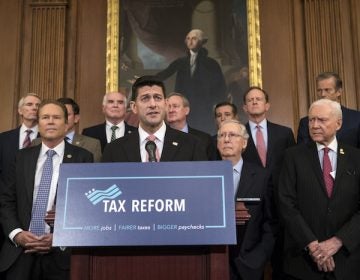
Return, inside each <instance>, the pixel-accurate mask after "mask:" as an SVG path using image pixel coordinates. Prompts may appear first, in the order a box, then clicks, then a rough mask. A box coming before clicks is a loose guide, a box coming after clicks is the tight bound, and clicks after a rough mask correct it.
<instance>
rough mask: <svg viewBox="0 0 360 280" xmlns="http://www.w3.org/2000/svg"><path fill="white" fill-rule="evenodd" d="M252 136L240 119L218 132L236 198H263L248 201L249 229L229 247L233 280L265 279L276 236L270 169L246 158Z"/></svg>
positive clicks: (228, 122)
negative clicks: (228, 162)
mask: <svg viewBox="0 0 360 280" xmlns="http://www.w3.org/2000/svg"><path fill="white" fill-rule="evenodd" d="M248 138H249V135H248V133H247V131H246V128H245V126H244V125H242V124H241V123H240V122H238V121H236V120H228V121H224V122H223V123H222V124H221V126H220V129H219V131H218V146H217V147H218V150H219V152H220V155H221V157H222V159H223V160H230V161H231V163H232V166H233V179H234V194H235V198H236V199H237V198H259V199H260V201H259V202H255V203H249V204H246V207H247V208H248V209H249V213H250V215H251V218H250V220H249V221H248V222H247V225H246V227H245V228H238V232H237V240H238V241H237V245H236V246H231V247H230V248H229V254H230V274H231V277H230V279H231V280H240V279H241V280H257V279H259V280H260V279H263V275H264V268H265V264H266V263H267V261H269V259H270V256H271V253H272V250H273V245H274V235H273V228H272V224H273V222H272V213H271V191H270V190H271V188H269V187H268V184H269V175H268V172H267V171H266V170H265V169H263V168H261V167H260V166H257V165H256V164H253V163H250V162H248V161H246V160H245V159H243V158H242V153H243V151H244V150H245V148H246V145H247V142H248Z"/></svg>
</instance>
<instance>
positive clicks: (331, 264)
mask: <svg viewBox="0 0 360 280" xmlns="http://www.w3.org/2000/svg"><path fill="white" fill-rule="evenodd" d="M316 264H317V266H318V269H319V271H324V272H330V271H334V270H335V261H334V258H333V257H330V258H328V259H327V260H326V261H324V262H323V264H322V265H320V263H319V262H317V263H316Z"/></svg>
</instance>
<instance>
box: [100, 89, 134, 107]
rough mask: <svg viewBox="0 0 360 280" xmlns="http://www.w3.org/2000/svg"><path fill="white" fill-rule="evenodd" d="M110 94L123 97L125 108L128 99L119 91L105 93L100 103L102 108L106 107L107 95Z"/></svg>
mask: <svg viewBox="0 0 360 280" xmlns="http://www.w3.org/2000/svg"><path fill="white" fill-rule="evenodd" d="M111 93H118V94H121V95H123V96H124V97H125V107H126V106H127V101H128V98H127V96H126V94H125V93H123V92H121V91H111V92H107V93H105V95H104V97H103V101H102V105H103V106H105V105H106V101H107V97H108V95H109V94H111Z"/></svg>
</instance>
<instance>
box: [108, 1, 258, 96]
mask: <svg viewBox="0 0 360 280" xmlns="http://www.w3.org/2000/svg"><path fill="white" fill-rule="evenodd" d="M246 4H247V16H248V17H247V26H248V51H249V84H250V85H256V86H262V73H261V48H260V20H259V3H258V0H247V2H246ZM107 7H108V9H107V35H106V92H111V91H116V90H118V88H119V16H120V9H121V7H120V5H119V0H107Z"/></svg>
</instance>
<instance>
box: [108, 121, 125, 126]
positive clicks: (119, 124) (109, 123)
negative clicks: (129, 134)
mask: <svg viewBox="0 0 360 280" xmlns="http://www.w3.org/2000/svg"><path fill="white" fill-rule="evenodd" d="M105 122H106V126H107V127H108V128H111V127H113V126H114V125H115V126H117V127H118V128H120V127H122V126H123V125H125V124H124V120H122V121H121V122H119V123H118V124H113V123H111V122H109V121H108V120H106V121H105Z"/></svg>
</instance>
